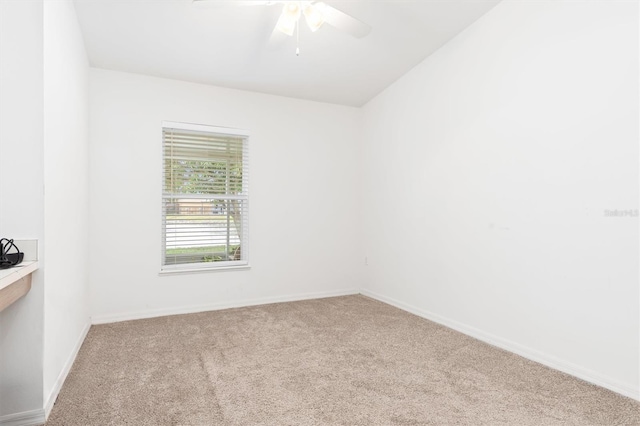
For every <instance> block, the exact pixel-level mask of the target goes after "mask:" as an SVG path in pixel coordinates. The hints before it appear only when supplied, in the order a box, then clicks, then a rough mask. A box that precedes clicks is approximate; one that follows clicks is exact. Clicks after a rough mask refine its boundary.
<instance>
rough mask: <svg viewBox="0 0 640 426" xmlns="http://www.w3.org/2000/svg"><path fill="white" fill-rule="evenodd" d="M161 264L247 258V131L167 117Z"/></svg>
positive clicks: (204, 264)
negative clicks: (175, 120)
mask: <svg viewBox="0 0 640 426" xmlns="http://www.w3.org/2000/svg"><path fill="white" fill-rule="evenodd" d="M162 139H163V192H162V241H163V249H162V270H165V271H166V270H176V269H193V268H216V267H226V266H239V265H247V264H248V259H249V257H248V255H249V253H248V244H247V241H248V231H249V226H248V219H249V170H248V161H249V155H248V133H247V132H244V131H239V130H235V129H226V128H219V127H210V126H202V125H191V124H183V123H168V122H165V123H163V129H162Z"/></svg>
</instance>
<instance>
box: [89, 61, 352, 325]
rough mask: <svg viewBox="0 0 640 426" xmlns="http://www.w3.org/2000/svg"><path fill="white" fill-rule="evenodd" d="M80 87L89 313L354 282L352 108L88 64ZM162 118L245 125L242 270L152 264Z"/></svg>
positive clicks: (334, 290) (160, 310)
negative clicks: (246, 247) (86, 138)
mask: <svg viewBox="0 0 640 426" xmlns="http://www.w3.org/2000/svg"><path fill="white" fill-rule="evenodd" d="M90 93H91V96H90V122H91V125H90V136H91V143H90V145H91V146H90V159H91V164H90V190H91V194H92V196H91V200H90V211H91V219H90V234H91V241H90V253H91V263H90V265H91V266H90V282H91V312H92V317H93V320H94V321H96V322H101V321H111V320H117V319H122V318H133V317H143V316H153V315H161V314H166V313H174V312H187V311H193V310H198V309H207V308H215V307H224V306H233V305H240V304H247V303H258V302H265V301H269V300H286V299H297V298H302V297H308V296H314V295H315V296H320V295H328V294H340V293H343V292H356V291H357V289H358V288H359V287H360V285H361V274H362V268H363V267H362V263H363V260H362V256H361V253H362V251H361V249H360V247H359V244H360V235H359V232H358V229H359V227H358V226H357V224H358V221H359V212H358V204H359V203H358V187H357V185H358V176H359V175H360V173H361V169H360V165H359V164H360V162H359V161H360V160H359V152H358V147H359V143H358V137H359V126H358V124H359V123H358V116H359V113H360V111H359V110H358V109H356V108H350V107H341V106H334V105H329V104H322V103H314V102H309V101H301V100H293V99H287V98H281V97H276V96H270V95H262V94H256V93H250V92H242V91H238V90H230V89H223V88H217V87H211V86H204V85H198V84H192V83H185V82H179V81H172V80H165V79H159V78H152V77H145V76H141V75H135V74H126V73H120V72H113V71H105V70H97V69H92V70H91V75H90ZM163 120H169V121H179V122H189V123H200V124H209V125H214V126H224V127H235V128H240V129H244V130H248V131H250V132H251V139H250V171H251V177H250V209H251V212H250V257H251V259H250V263H251V269H250V270H246V271H225V272H208V273H196V274H185V275H179V276H159V275H158V272H159V270H160V247H161V244H160V230H161V228H160V226H161V225H160V207H161V198H160V197H161V161H162V159H161V142H162V133H161V123H162V121H163Z"/></svg>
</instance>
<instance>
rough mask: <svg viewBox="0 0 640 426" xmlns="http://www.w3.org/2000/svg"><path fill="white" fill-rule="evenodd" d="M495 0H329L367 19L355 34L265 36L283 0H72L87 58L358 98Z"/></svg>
mask: <svg viewBox="0 0 640 426" xmlns="http://www.w3.org/2000/svg"><path fill="white" fill-rule="evenodd" d="M499 1H500V0H423V1H404V0H395V1H392V0H389V1H330V0H327V1H326V3H328V4H330V5H331V6H334V7H335V8H338V9H340V10H342V11H344V12H346V13H348V14H350V15H352V16H354V17H356V18H358V19H360V20H362V21H364V22H366V23H367V24H369V25H371V27H372V30H371V33H370V34H369V35H367V36H366V37H364V38H361V39H357V38H354V37H352V36H350V35H348V34H346V33H342V32H340V31H338V30H337V29H335V28H333V27H330V26H328V25H324V26H323V27H322V28H320V30H318V31H317V32H315V33H311V32H310V31H309V30H308V28H307V27H306V25H304V24H303V25H301V26H300V51H301V54H300V56H299V57H297V56H296V55H295V45H296V43H295V37H291V38H288V39H287V40H286V41H285V43H283V44H282V45H281V46H280V48H279V49H276V50H274V49H272V48H270V47H269V46H267V41H268V40H269V37H270V35H271V32H272V30H273V27H274V25H275V23H276V21H277V19H278V16H279V15H280V12H281V9H282V5H273V6H239V5H237V4H234V2H233V1H221V0H212V1H211V2H209V3H208V4H206V5H201V4H193V3H192V1H191V0H75V5H76V10H77V14H78V19H79V21H80V26H81V28H82V32H83V35H84V40H85V44H86V48H87V53H88V56H89V60H90V62H91V65H92V66H94V67H98V68H106V69H111V70H119V71H127V72H133V73H140V74H147V75H152V76H157V77H166V78H172V79H178V80H186V81H192V82H197V83H205V84H212V85H216V86H223V87H231V88H236V89H243V90H251V91H256V92H263V93H270V94H275V95H282V96H289V97H294V98H302V99H310V100H315V101H321V102H330V103H336V104H343V105H352V106H361V105H363V104H365V103H366V102H367V101H369V100H370V99H372V98H373V97H375V96H376V95H377V94H378V93H380V92H381V91H382V90H384V89H385V88H386V87H387V86H389V85H390V84H391V83H393V82H394V81H395V80H397V79H398V78H399V77H400V76H402V75H403V74H405V73H406V72H407V71H409V70H410V69H411V68H412V67H414V66H415V65H417V64H418V63H420V62H421V61H422V60H423V59H424V58H425V57H427V56H428V55H430V54H431V53H433V52H434V51H435V50H437V49H438V48H439V47H440V46H442V45H443V44H444V43H446V42H447V41H448V40H450V39H451V38H452V37H454V36H455V35H456V34H458V33H459V32H460V31H462V30H463V29H464V28H466V27H467V26H469V25H470V24H471V23H473V22H474V21H475V20H477V19H478V18H479V17H480V16H482V15H483V14H484V13H486V12H487V11H488V10H489V9H491V8H492V7H493V6H495V5H496V4H497V3H498V2H499Z"/></svg>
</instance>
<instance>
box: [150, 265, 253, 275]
mask: <svg viewBox="0 0 640 426" xmlns="http://www.w3.org/2000/svg"><path fill="white" fill-rule="evenodd" d="M249 269H251V265H233V266H216V267H215V268H185V269H165V270H163V271H160V272H158V275H160V276H163V275H182V274H197V273H201V272H223V271H241V270H249Z"/></svg>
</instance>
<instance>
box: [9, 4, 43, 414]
mask: <svg viewBox="0 0 640 426" xmlns="http://www.w3.org/2000/svg"><path fill="white" fill-rule="evenodd" d="M42 9H43V6H42V1H29V2H25V1H0V237H9V238H15V239H38V240H42V237H43V221H44V214H43V197H42V191H43V188H42V179H43V94H42V88H43V69H42V65H43V56H42V52H43V42H42V13H43V12H42ZM40 257H42V251H41V252H40ZM43 293H44V288H43V275H42V273H41V271H37V272H36V273H34V275H33V280H32V289H31V291H30V292H29V293H28V294H27V295H26V296H25V297H24V298H22V299H20V300H19V301H17V302H16V303H14V304H13V305H11V306H10V307H8V308H7V309H5V310H4V311H2V312H1V313H0V420H1V419H2V418H3V417H5V416H7V415H9V414H14V413H21V412H30V411H34V410H39V409H41V408H42V345H43V343H42V342H43Z"/></svg>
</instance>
